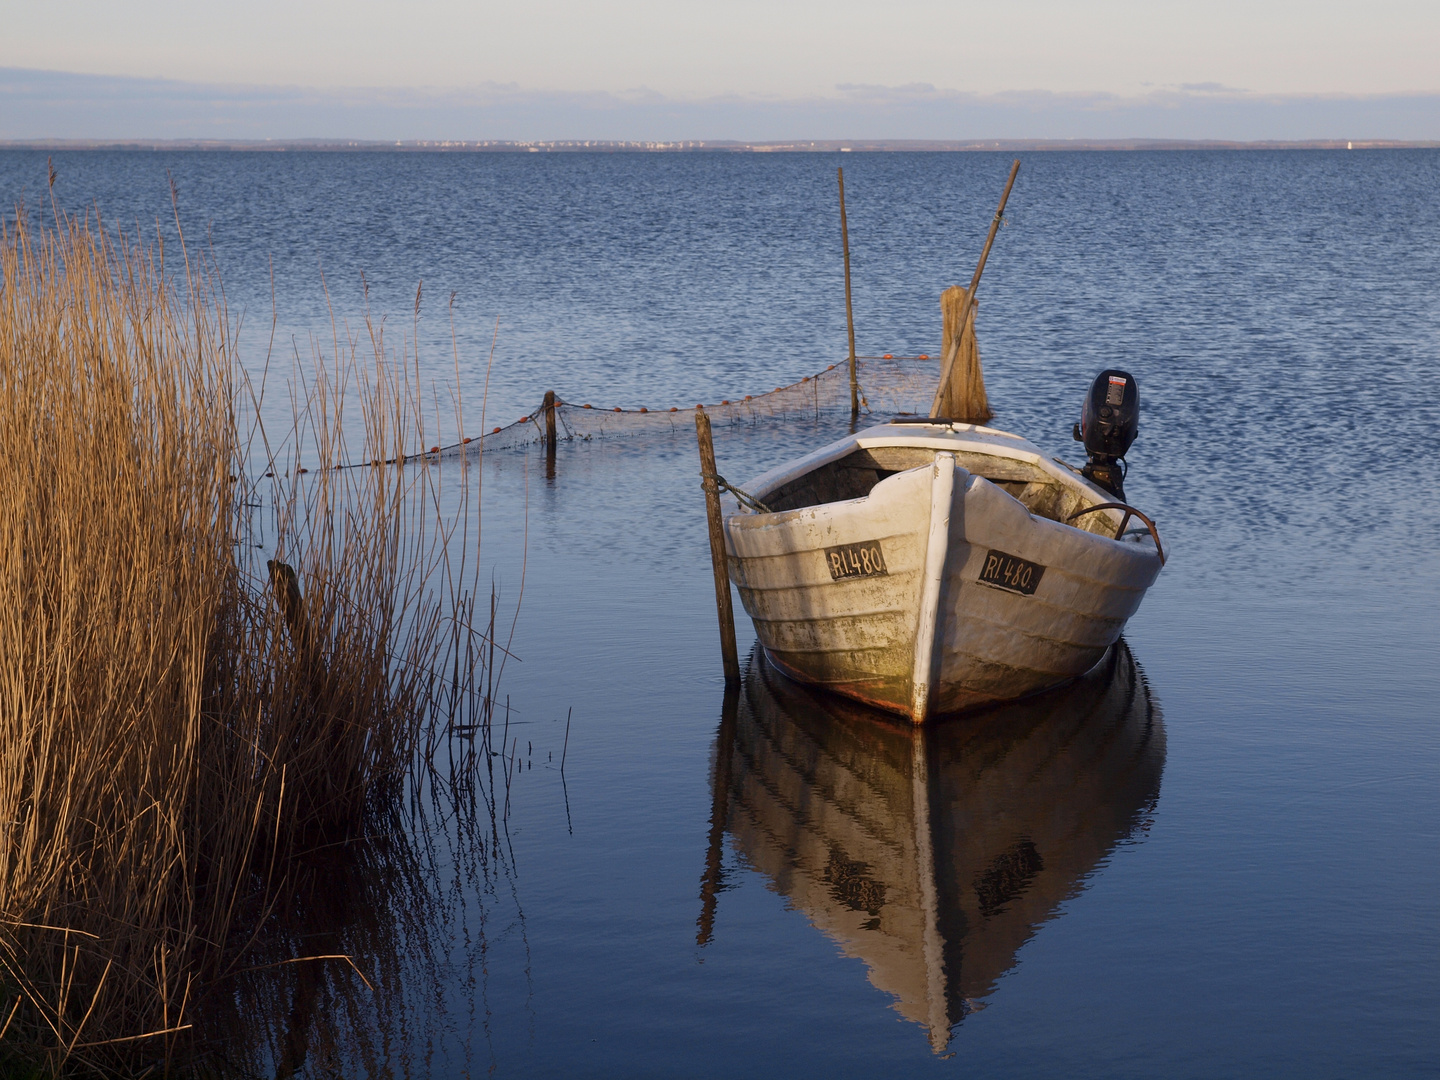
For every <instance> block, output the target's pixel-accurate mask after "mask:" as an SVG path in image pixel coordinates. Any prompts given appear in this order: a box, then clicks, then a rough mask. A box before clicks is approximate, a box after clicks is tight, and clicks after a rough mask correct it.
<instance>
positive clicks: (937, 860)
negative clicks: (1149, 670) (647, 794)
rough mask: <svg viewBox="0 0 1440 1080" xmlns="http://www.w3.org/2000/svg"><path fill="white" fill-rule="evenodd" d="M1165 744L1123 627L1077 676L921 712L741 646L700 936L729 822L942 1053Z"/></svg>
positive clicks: (1125, 826) (1089, 866) (1154, 776)
mask: <svg viewBox="0 0 1440 1080" xmlns="http://www.w3.org/2000/svg"><path fill="white" fill-rule="evenodd" d="M1164 764H1165V729H1164V726H1163V723H1162V721H1161V717H1160V709H1159V706H1158V704H1157V702H1156V701H1155V699H1154V697H1153V695H1152V694H1151V692H1150V688H1149V686H1148V684H1147V683H1146V681H1145V676H1144V674H1143V673H1142V672H1141V671H1140V668H1139V666H1138V665H1137V664H1136V663H1135V660H1134V658H1133V657H1132V656H1131V654H1130V650H1129V648H1128V647H1127V646H1126V644H1125V642H1124V641H1123V640H1122V641H1120V642H1118V643H1117V644H1116V645H1115V646H1114V647H1113V648H1112V649H1111V650H1110V651H1109V652H1108V653H1107V654H1106V655H1105V657H1104V658H1103V659H1102V660H1101V662H1100V664H1098V665H1097V666H1096V667H1095V668H1094V669H1093V670H1092V671H1090V672H1089V673H1088V674H1086V675H1084V676H1082V677H1081V678H1080V679H1078V680H1076V681H1075V682H1072V683H1069V684H1067V685H1065V686H1063V687H1059V688H1057V689H1055V690H1051V691H1049V692H1048V693H1046V694H1043V695H1040V696H1038V697H1034V698H1029V699H1027V700H1025V701H1021V702H1014V703H1011V704H1008V705H1004V706H1001V707H998V708H995V709H990V710H987V711H985V712H983V713H977V714H971V715H966V716H959V717H955V718H953V719H949V720H946V721H943V722H941V723H939V724H935V725H927V726H923V727H916V726H914V725H911V724H908V723H897V722H894V721H891V720H888V719H886V718H885V717H884V716H883V715H881V714H879V713H874V712H870V711H868V710H865V709H864V708H862V707H861V706H858V705H854V704H852V703H850V702H848V701H846V700H844V699H841V698H837V697H834V696H830V695H824V694H821V693H818V692H816V691H813V690H810V689H807V688H805V687H802V686H800V685H798V684H796V683H793V682H791V681H789V680H788V679H786V678H785V677H784V676H783V675H781V674H780V673H779V672H777V671H776V670H775V669H774V668H773V667H771V666H770V665H769V664H767V663H766V662H765V661H764V659H763V654H762V653H760V652H758V651H757V652H756V653H755V654H753V655H752V657H751V661H750V664H749V669H748V671H747V674H746V678H745V682H744V686H743V689H742V690H741V692H740V694H739V696H738V699H737V698H733V697H732V699H731V700H730V701H729V702H727V708H726V713H725V717H724V719H723V720H722V722H721V726H720V733H719V736H718V739H717V746H716V756H715V771H714V780H713V784H714V798H715V801H714V811H713V817H712V821H711V838H710V840H711V842H710V853H709V859H708V863H707V866H706V872H705V875H704V877H703V879H702V883H701V903H702V907H701V915H700V920H699V927H700V929H699V942H700V944H701V945H704V944H705V943H706V942H707V941H709V939H710V937H711V935H712V933H713V930H714V920H715V908H716V899H717V893H718V892H719V891H720V890H721V889H723V887H724V886H723V884H722V876H723V873H724V870H723V867H722V855H723V851H722V847H723V841H724V834H725V833H727V832H728V833H729V834H730V836H731V837H732V838H733V842H734V845H735V847H736V849H737V850H738V852H739V854H740V856H741V857H742V859H743V860H744V861H745V862H747V863H748V864H749V865H750V866H751V867H753V868H754V869H756V870H758V871H759V872H761V873H762V874H764V875H765V876H766V877H768V878H769V879H770V881H771V883H772V887H773V888H774V889H775V890H776V891H777V892H779V893H781V894H782V895H784V896H786V897H787V898H788V899H789V900H790V901H791V903H793V905H794V906H795V907H796V908H798V909H799V910H801V911H803V912H804V913H805V914H806V915H807V916H808V917H809V919H810V921H811V923H812V924H813V925H814V926H815V927H817V928H818V929H820V930H821V931H823V932H824V933H825V934H827V935H828V936H829V937H831V938H832V939H834V941H835V942H836V943H837V944H838V945H839V946H840V949H841V951H842V952H843V953H844V954H845V955H846V956H851V957H858V958H860V959H861V960H864V961H865V964H866V966H867V967H868V968H869V975H870V981H871V983H873V984H874V985H875V986H876V987H877V988H879V989H881V990H884V991H886V992H887V993H889V994H891V995H893V996H894V998H895V1008H896V1009H898V1010H899V1011H900V1013H902V1014H903V1015H904V1016H905V1017H906V1018H908V1019H910V1020H913V1021H915V1022H916V1023H919V1024H922V1025H924V1026H925V1027H926V1028H927V1029H928V1030H929V1034H930V1044H931V1047H932V1048H933V1049H934V1050H935V1052H936V1053H940V1052H942V1051H943V1050H944V1049H945V1048H946V1046H947V1045H948V1044H949V1041H950V1032H951V1028H952V1027H953V1026H954V1025H955V1024H957V1023H959V1022H960V1021H961V1020H962V1019H963V1018H964V1016H965V1014H966V1013H968V1012H972V1011H975V1010H976V1009H978V1008H982V1007H983V1004H982V999H984V998H985V997H987V996H988V995H989V994H991V993H993V992H994V990H995V986H996V982H997V981H998V980H999V978H1000V977H1001V976H1002V975H1004V974H1005V972H1007V971H1008V970H1009V969H1010V968H1012V967H1013V966H1014V965H1015V962H1016V953H1017V952H1018V951H1019V949H1020V947H1021V946H1022V945H1024V944H1025V942H1026V941H1028V940H1029V939H1030V937H1031V936H1032V935H1034V934H1035V932H1036V930H1037V928H1038V926H1039V924H1040V923H1042V922H1045V921H1046V920H1048V919H1051V918H1054V917H1055V916H1056V915H1057V914H1058V913H1059V908H1060V905H1061V904H1063V903H1064V902H1065V901H1066V900H1069V899H1071V898H1072V897H1074V896H1076V895H1077V894H1078V893H1079V892H1081V891H1082V889H1083V888H1084V885H1085V881H1086V879H1087V877H1088V876H1089V875H1090V874H1091V873H1092V872H1093V871H1094V870H1095V869H1096V867H1097V866H1099V865H1100V864H1102V863H1103V862H1104V861H1105V859H1106V857H1107V856H1108V855H1109V854H1110V853H1111V852H1112V851H1113V850H1114V848H1115V847H1116V845H1117V844H1120V843H1121V842H1123V841H1126V840H1128V839H1133V838H1134V837H1135V836H1137V835H1138V834H1142V833H1143V832H1144V831H1145V829H1146V828H1147V827H1148V823H1149V815H1150V813H1151V812H1152V811H1153V809H1154V807H1155V802H1156V799H1157V797H1158V795H1159V791H1160V774H1161V771H1162V769H1163V768H1164Z"/></svg>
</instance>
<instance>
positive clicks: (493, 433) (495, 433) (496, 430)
mask: <svg viewBox="0 0 1440 1080" xmlns="http://www.w3.org/2000/svg"><path fill="white" fill-rule="evenodd" d="M490 434H491V435H499V434H500V429H499V428H498V427H497V428H496V429H495V430H494V431H492V432H490Z"/></svg>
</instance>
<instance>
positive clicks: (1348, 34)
mask: <svg viewBox="0 0 1440 1080" xmlns="http://www.w3.org/2000/svg"><path fill="white" fill-rule="evenodd" d="M0 27H3V34H0V68H11V69H30V70H36V69H43V70H48V71H57V72H70V73H78V74H86V75H106V76H128V77H139V78H143V79H151V80H153V79H166V80H177V81H180V82H188V83H201V84H207V85H209V86H216V85H226V86H242V87H246V88H249V89H250V90H255V89H263V88H267V87H269V88H281V87H283V88H287V89H286V91H285V92H286V93H288V94H291V95H292V96H294V88H309V89H311V90H315V91H320V92H322V95H323V94H324V93H327V92H333V91H335V90H343V89H347V88H348V89H356V88H365V89H366V90H367V91H369V90H391V91H396V92H402V91H403V92H405V93H409V94H418V95H419V97H418V98H416V100H422V99H423V100H435V99H436V98H437V95H438V96H441V97H446V96H448V97H449V98H453V97H454V95H456V94H460V95H462V96H463V95H465V94H471V95H479V98H484V99H485V100H491V99H493V97H494V95H495V94H496V93H498V92H503V93H504V94H507V95H509V96H510V99H511V100H512V102H513V100H514V99H515V96H516V95H520V96H525V95H533V96H536V98H537V100H538V99H545V100H558V99H559V97H563V96H564V95H575V94H581V95H597V94H598V95H605V96H606V99H607V100H609V101H612V102H621V103H623V102H627V101H628V102H631V103H632V104H633V105H635V107H636V108H642V107H650V108H652V109H653V107H654V106H655V105H656V103H657V102H658V103H663V104H666V105H668V106H673V107H674V108H677V109H680V110H681V111H682V112H683V111H684V110H685V109H687V108H692V109H693V107H695V106H697V105H705V104H706V103H714V102H715V101H716V100H717V99H725V100H731V101H733V100H735V99H741V100H743V102H744V103H745V104H746V107H747V108H749V109H751V110H752V111H754V110H759V111H758V112H757V113H756V115H762V116H763V115H764V110H765V108H766V107H767V106H769V105H773V106H775V107H776V108H778V109H781V110H782V111H783V110H784V109H786V108H789V109H792V111H793V109H795V108H797V107H799V104H800V103H805V102H808V103H810V104H811V105H814V106H817V107H820V108H821V109H822V111H823V109H825V108H831V109H832V111H833V109H834V108H842V109H843V107H844V102H846V101H847V100H853V99H854V97H855V95H856V93H857V91H856V90H855V89H854V88H855V87H864V88H865V90H864V93H865V94H867V95H869V96H871V97H874V96H875V95H876V94H881V95H882V96H883V95H886V94H889V95H894V94H896V93H899V94H901V95H909V98H910V103H911V105H913V104H914V98H915V94H916V93H917V90H916V88H917V87H919V88H920V89H919V91H918V92H919V93H921V94H931V95H938V96H939V97H941V98H943V97H945V96H946V95H947V94H948V95H950V98H951V99H954V98H955V95H961V96H966V95H981V96H992V95H997V94H1002V95H1003V94H1006V93H1014V92H1021V93H1026V94H1029V93H1032V92H1035V91H1043V92H1049V93H1051V94H1056V93H1058V94H1062V95H1066V94H1078V95H1082V96H1091V97H1093V96H1095V95H1108V96H1114V97H1118V98H1119V99H1123V101H1124V102H1126V103H1129V104H1135V103H1144V102H1150V103H1152V104H1153V103H1154V102H1155V101H1157V100H1160V99H1161V98H1163V97H1164V95H1179V96H1180V97H1181V98H1184V99H1186V100H1190V99H1197V100H1198V99H1206V100H1209V99H1211V98H1214V97H1215V96H1216V95H1217V94H1219V95H1221V96H1228V97H1229V98H1233V99H1235V100H1251V99H1258V98H1262V97H1267V98H1271V99H1273V98H1274V97H1275V96H1276V95H1280V96H1295V95H1299V96H1304V97H1306V98H1310V99H1314V98H1316V96H1317V95H1318V96H1319V97H1321V98H1323V97H1326V96H1339V97H1345V98H1353V97H1356V96H1362V97H1363V96H1373V95H1408V96H1409V97H1410V98H1411V99H1413V98H1415V97H1416V96H1421V97H1430V96H1433V95H1436V94H1440V0H1424V2H1422V0H1367V2H1365V3H1360V2H1358V0H1345V2H1337V0H1211V2H1209V3H1205V4H1199V3H1175V2H1167V0H1092V2H1086V3H1073V2H1072V3H1067V2H1063V0H1008V2H1006V3H994V2H993V0H992V2H986V3H975V2H969V0H958V2H957V0H951V2H945V3H941V2H936V0H899V2H895V0H892V2H890V3H876V2H873V0H867V2H859V0H830V2H828V3H820V2H816V0H732V2H729V3H724V2H716V0H665V2H660V0H592V2H579V0H529V2H527V3H523V4H520V3H508V4H499V3H492V2H485V3H463V2H459V0H412V2H410V3H406V4H399V3H394V2H388V3H379V2H376V0H344V2H339V0H251V2H248V3H245V4H226V5H220V4H213V3H211V4H207V3H203V2H195V0H189V2H180V0H130V2H127V3H115V2H114V0H107V2H104V3H101V2H95V0H47V2H45V3H37V2H34V0H0ZM1222 88H1223V89H1222ZM557 96H559V97H557ZM476 100H478V98H477V99H476ZM42 104H43V103H42ZM50 104H54V103H53V102H51V103H50ZM19 108H21V106H19V105H17V104H16V100H15V99H14V98H13V97H12V98H6V97H3V96H0V110H4V111H3V112H0V137H10V138H14V137H27V136H30V135H33V134H34V132H29V131H26V132H22V131H21V130H20V129H21V128H23V127H25V125H26V123H27V121H26V120H25V119H24V118H23V117H17V115H16V110H17V109H19ZM155 108H157V109H160V111H159V112H156V113H155V122H156V124H158V125H161V126H163V124H161V121H162V120H163V117H162V115H161V114H162V113H163V111H164V110H163V108H161V107H160V106H158V105H157V106H155ZM217 108H219V106H217ZM476 108H481V106H478V105H477V106H476ZM1422 111H1423V110H1422ZM42 112H43V110H42ZM220 112H223V109H221V110H220ZM220 112H217V113H216V115H215V118H214V119H215V122H216V123H217V124H219V125H220V127H221V128H224V127H225V124H226V123H227V121H226V119H225V117H224V116H221V115H220ZM7 114H8V115H7ZM145 115H146V114H144V113H143V112H140V113H136V114H135V115H134V116H133V117H132V118H131V119H130V120H127V121H126V122H127V123H130V124H131V125H132V126H133V125H135V124H139V125H141V126H144V124H145V123H146V120H145ZM297 115H298V114H297ZM317 115H318V114H317ZM476 115H479V114H478V113H477V114H476ZM636 115H639V114H638V113H636ZM938 115H939V114H938V113H937V116H938ZM172 119H173V118H172ZM37 122H38V121H37ZM66 122H67V123H68V121H66ZM187 122H188V121H187ZM309 122H312V123H314V122H321V121H320V120H318V119H317V120H315V121H309ZM52 123H59V121H52ZM466 124H468V125H469V127H470V128H471V130H463V131H461V130H455V131H447V132H444V133H442V134H448V135H450V136H452V137H456V138H474V137H496V136H498V135H499V134H500V133H499V132H497V131H486V130H474V128H476V127H477V126H478V127H482V128H483V127H484V126H485V125H484V123H483V122H481V121H478V120H474V118H473V117H472V120H471V121H466ZM347 125H348V127H347ZM357 125H358V126H359V127H363V126H364V124H363V121H361V120H360V119H359V118H358V115H357V118H356V119H354V120H353V121H346V122H345V123H342V124H340V125H339V126H340V127H342V128H347V130H333V131H310V132H308V134H313V135H336V136H355V137H366V136H368V137H388V136H389V135H390V134H391V133H390V132H388V131H387V132H381V131H378V130H376V131H369V132H367V131H361V130H358V127H357ZM152 126H153V125H152ZM272 126H274V125H272ZM280 126H282V127H283V126H284V125H283V124H282V125H280ZM460 126H466V125H465V124H462V125H460ZM541 126H544V125H541ZM561 126H563V125H561ZM622 126H623V125H622ZM742 126H743V125H742ZM922 126H923V125H922ZM943 126H945V127H946V130H944V131H941V130H936V131H934V132H931V133H928V137H935V138H944V137H954V136H965V137H969V136H972V135H981V134H989V135H996V136H999V135H1014V136H1016V137H1026V136H1038V135H1042V134H1045V133H1046V132H1044V131H1041V130H1038V129H1031V130H1013V131H1003V132H1002V131H986V132H979V131H976V132H961V131H953V130H951V129H952V128H953V125H951V124H948V122H947V124H946V125H943ZM1022 126H1023V125H1022ZM1039 126H1040V127H1043V126H1044V125H1043V124H1041V125H1039ZM1052 126H1053V125H1052ZM1062 126H1063V125H1062ZM1412 126H1413V124H1412ZM552 127H554V126H553V125H552ZM1032 128H1034V125H1032ZM128 133H129V134H134V135H146V134H152V135H159V134H162V132H161V131H159V130H158V129H157V130H153V131H141V130H135V131H131V132H128ZM165 133H167V134H173V132H169V131H167V132H165ZM209 133H211V132H206V131H199V130H196V131H193V132H190V134H195V135H201V134H209ZM218 133H224V132H218ZM269 133H270V134H273V135H275V136H277V137H288V136H293V135H295V134H297V132H295V131H281V130H278V129H277V130H274V131H272V132H269ZM1071 133H1074V134H1100V132H1098V131H1096V132H1071ZM1131 133H1132V134H1141V132H1138V131H1136V132H1131ZM52 134H56V135H60V134H66V135H76V134H82V133H80V132H76V131H69V130H67V131H65V132H63V133H62V132H60V131H54V132H52ZM88 134H95V135H102V134H103V135H109V134H116V132H110V131H106V132H101V131H94V132H90V133H88ZM252 134H253V133H252ZM397 134H399V133H397ZM403 134H411V135H414V136H417V137H418V136H420V135H422V134H424V135H426V136H429V137H433V136H434V133H433V132H428V131H427V132H424V133H421V132H418V131H417V132H413V133H409V132H407V133H403ZM528 134H529V135H530V136H531V137H537V138H546V137H568V136H581V137H583V136H586V135H590V136H593V137H616V136H617V134H618V132H616V133H607V132H602V131H561V130H559V128H555V129H554V130H544V131H540V130H536V131H533V132H529V133H528ZM774 134H775V133H761V132H758V131H749V130H743V131H742V130H734V131H715V130H704V131H701V130H695V131H688V132H666V133H665V134H661V133H660V132H659V131H658V130H656V131H655V132H654V133H653V135H652V137H681V136H683V135H689V136H691V137H697V138H725V137H732V138H761V137H767V135H771V136H773V135H774ZM832 134H833V132H829V131H814V130H811V131H805V130H793V131H788V132H786V133H784V134H781V135H779V136H778V137H801V136H805V135H810V136H812V137H827V136H830V135H832ZM854 134H857V135H859V134H865V135H871V136H883V135H886V134H895V135H899V134H902V133H901V132H893V133H891V132H886V131H878V130H867V131H865V132H859V131H857V132H854ZM905 134H909V135H911V137H926V135H925V134H922V133H920V132H917V131H910V132H906V133H905ZM1110 134H1114V132H1111V133H1110ZM1174 134H1180V133H1179V132H1175V133H1174ZM1213 134H1215V135H1216V136H1218V137H1223V133H1222V132H1215V133H1213ZM1367 134H1369V133H1367ZM1373 134H1379V132H1373ZM512 137H514V136H513V135H512ZM620 137H637V135H634V134H631V135H625V136H620ZM638 137H644V136H643V135H640V136H638ZM1256 137H1263V136H1256ZM1272 137H1313V136H1312V135H1300V134H1295V133H1292V134H1290V135H1288V136H1287V135H1286V133H1284V132H1280V131H1276V132H1274V133H1273V135H1272ZM1409 137H1434V136H1433V135H1426V134H1424V133H1421V132H1418V131H1417V132H1415V133H1413V134H1411V135H1410V136H1409Z"/></svg>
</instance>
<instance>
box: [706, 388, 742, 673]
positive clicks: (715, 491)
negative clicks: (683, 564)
mask: <svg viewBox="0 0 1440 1080" xmlns="http://www.w3.org/2000/svg"><path fill="white" fill-rule="evenodd" d="M695 437H696V440H697V441H698V442H699V444H700V486H701V487H703V488H704V489H705V511H706V515H707V516H708V518H709V521H710V564H711V566H712V568H713V569H714V571H715V614H716V615H717V616H719V619H720V658H721V660H723V661H724V664H725V683H726V685H727V686H739V685H740V658H739V655H738V654H737V653H736V651H735V612H734V610H733V609H732V608H731V607H730V575H729V573H728V572H727V571H726V568H725V523H724V521H723V520H722V519H721V517H720V485H719V484H718V483H716V480H717V479H718V476H719V474H718V473H716V471H715V444H714V442H713V441H712V439H711V434H710V417H708V416H706V415H705V410H704V409H696V410H695Z"/></svg>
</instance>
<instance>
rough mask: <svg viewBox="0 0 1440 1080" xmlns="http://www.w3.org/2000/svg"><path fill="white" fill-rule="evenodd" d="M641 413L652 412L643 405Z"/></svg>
mask: <svg viewBox="0 0 1440 1080" xmlns="http://www.w3.org/2000/svg"><path fill="white" fill-rule="evenodd" d="M640 411H641V412H649V411H650V410H649V409H647V408H645V406H644V405H641V406H640Z"/></svg>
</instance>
